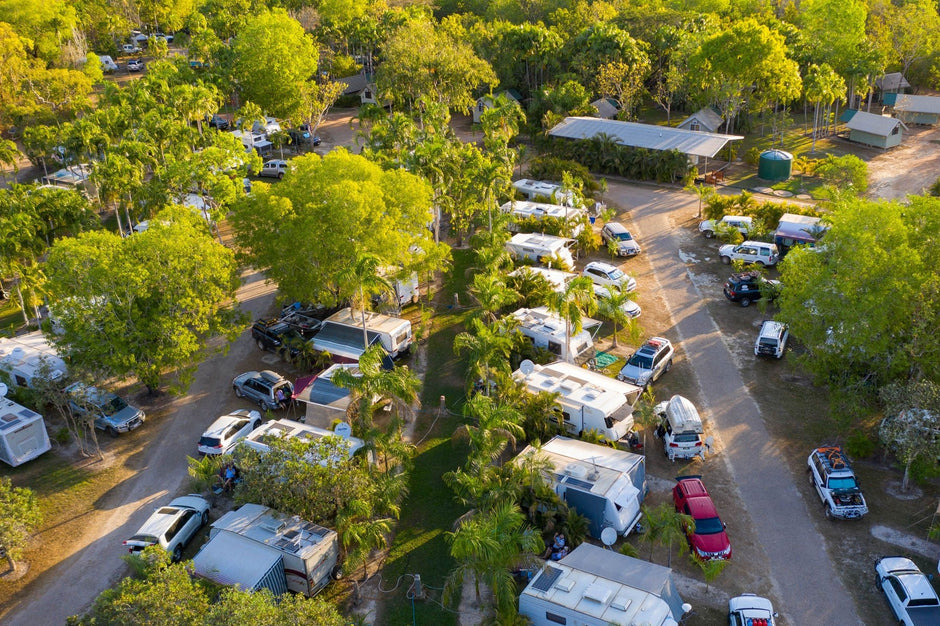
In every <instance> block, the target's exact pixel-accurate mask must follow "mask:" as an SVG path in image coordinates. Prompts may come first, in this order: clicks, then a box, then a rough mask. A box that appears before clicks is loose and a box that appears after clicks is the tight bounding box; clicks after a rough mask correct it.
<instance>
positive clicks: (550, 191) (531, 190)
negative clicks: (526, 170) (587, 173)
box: [512, 178, 574, 206]
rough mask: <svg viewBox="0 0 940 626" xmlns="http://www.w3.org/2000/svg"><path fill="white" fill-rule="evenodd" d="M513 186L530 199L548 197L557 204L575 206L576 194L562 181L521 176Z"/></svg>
mask: <svg viewBox="0 0 940 626" xmlns="http://www.w3.org/2000/svg"><path fill="white" fill-rule="evenodd" d="M512 186H513V188H514V189H515V190H516V191H518V192H519V193H520V194H522V195H523V196H525V197H526V198H528V199H529V200H538V199H539V198H548V199H550V200H552V201H553V202H555V203H557V204H567V205H569V206H574V194H573V193H571V192H570V191H565V190H564V187H563V185H562V184H561V183H551V182H546V181H544V180H530V179H528V178H521V179H519V180H516V181H513V183H512Z"/></svg>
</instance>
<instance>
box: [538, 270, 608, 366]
mask: <svg viewBox="0 0 940 626" xmlns="http://www.w3.org/2000/svg"><path fill="white" fill-rule="evenodd" d="M596 307H597V303H596V301H595V300H594V286H593V283H592V282H591V279H590V278H588V277H586V276H581V277H579V278H575V279H574V280H572V281H571V282H570V283H568V284H567V285H565V288H564V289H563V290H562V291H557V292H555V293H553V294H552V295H551V297H549V299H548V308H549V310H552V311H555V312H557V313H558V314H559V315H560V316H561V317H562V319H564V320H565V355H566V356H567V358H566V360H567V361H569V362H570V361H571V360H572V355H571V335H572V334H575V335H576V334H578V333H580V332H581V329H582V326H581V320H582V318H583V316H584V314H588V315H590V314H591V313H593V312H594V310H595V309H596Z"/></svg>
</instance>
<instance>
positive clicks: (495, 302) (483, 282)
mask: <svg viewBox="0 0 940 626" xmlns="http://www.w3.org/2000/svg"><path fill="white" fill-rule="evenodd" d="M470 294H471V295H472V296H473V298H474V300H476V301H477V304H478V305H479V307H480V316H481V317H482V318H483V320H484V321H485V322H486V323H488V324H492V323H493V322H495V321H496V319H497V318H498V317H499V313H500V312H501V311H502V309H503V308H504V307H506V306H508V305H510V304H512V303H513V302H515V301H516V300H517V299H518V297H519V294H518V293H516V292H515V291H513V290H512V289H511V288H510V287H508V286H507V285H506V281H505V279H504V278H503V277H502V276H500V275H499V274H476V275H475V276H474V277H473V283H472V284H471V285H470Z"/></svg>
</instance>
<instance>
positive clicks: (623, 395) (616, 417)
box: [512, 360, 643, 441]
mask: <svg viewBox="0 0 940 626" xmlns="http://www.w3.org/2000/svg"><path fill="white" fill-rule="evenodd" d="M512 377H513V379H515V380H516V381H517V382H518V383H520V384H522V385H524V386H525V389H526V391H528V392H529V393H531V394H537V393H539V392H540V391H547V392H549V393H556V392H557V393H558V400H557V408H558V409H559V410H560V411H561V412H562V417H563V418H564V423H565V428H566V429H567V430H568V432H570V433H572V434H573V435H580V434H581V433H583V432H587V431H591V430H594V431H597V433H598V434H600V435H603V436H604V437H605V438H607V439H608V440H610V441H619V440H621V439H625V438H626V437H627V436H628V434H629V433H630V431H631V430H632V429H633V406H634V405H635V404H636V401H637V400H638V399H639V398H640V394H641V393H642V391H643V390H642V389H641V388H640V387H637V386H636V385H631V384H629V383H624V382H620V381H619V380H615V379H613V378H610V377H609V376H604V375H603V374H601V373H599V372H592V371H591V370H586V369H584V368H583V367H578V366H577V365H575V364H573V363H565V362H563V361H556V362H555V363H550V364H548V365H537V364H535V363H533V362H532V361H529V360H525V361H523V362H522V363H520V364H519V369H518V370H516V371H515V372H513V375H512Z"/></svg>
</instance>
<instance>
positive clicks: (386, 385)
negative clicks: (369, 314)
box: [332, 345, 421, 435]
mask: <svg viewBox="0 0 940 626" xmlns="http://www.w3.org/2000/svg"><path fill="white" fill-rule="evenodd" d="M384 361H385V351H384V349H383V348H382V346H379V345H376V346H372V347H371V348H369V349H367V350H366V351H365V352H364V353H363V354H362V356H360V357H359V368H358V369H359V375H358V376H357V375H354V374H353V373H352V372H350V371H349V370H347V369H345V368H340V369H339V370H337V371H336V372H334V373H333V378H332V380H333V384H335V385H337V386H339V387H343V388H345V389H349V390H351V391H352V393H353V400H354V401H353V402H350V408H351V409H353V410H358V419H357V420H356V431H357V435H358V434H360V433H361V434H366V433H369V432H370V431H371V430H372V426H373V422H372V414H373V413H374V410H375V406H376V404H377V402H378V401H383V400H384V401H386V402H389V403H390V404H391V406H392V411H393V414H394V416H395V417H396V418H402V419H406V418H407V417H408V416H410V413H411V411H412V408H411V407H412V405H413V404H414V403H415V402H416V401H417V399H418V391H419V390H420V389H421V379H420V378H418V377H417V376H416V375H415V374H414V372H412V371H411V370H410V369H409V368H408V367H407V366H395V367H393V368H392V369H391V370H386V369H384V367H383V363H384Z"/></svg>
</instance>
